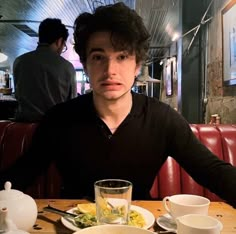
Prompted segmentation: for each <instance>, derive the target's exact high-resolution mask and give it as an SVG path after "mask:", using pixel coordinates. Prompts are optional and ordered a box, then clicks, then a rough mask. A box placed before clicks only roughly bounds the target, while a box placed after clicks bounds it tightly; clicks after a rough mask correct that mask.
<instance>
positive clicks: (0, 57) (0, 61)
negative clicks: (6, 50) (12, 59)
mask: <svg viewBox="0 0 236 234" xmlns="http://www.w3.org/2000/svg"><path fill="white" fill-rule="evenodd" d="M7 58H8V56H7V55H5V54H3V53H2V52H1V50H0V63H2V62H4V61H6V60H7Z"/></svg>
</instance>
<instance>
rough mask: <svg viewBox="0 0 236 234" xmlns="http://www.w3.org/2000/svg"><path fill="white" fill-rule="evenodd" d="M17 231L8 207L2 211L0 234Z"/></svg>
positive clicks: (0, 213) (0, 210)
mask: <svg viewBox="0 0 236 234" xmlns="http://www.w3.org/2000/svg"><path fill="white" fill-rule="evenodd" d="M15 230H17V227H16V225H15V224H14V223H13V222H12V220H11V219H9V218H8V210H7V208H6V207H4V208H1V209H0V232H4V233H5V232H9V231H15Z"/></svg>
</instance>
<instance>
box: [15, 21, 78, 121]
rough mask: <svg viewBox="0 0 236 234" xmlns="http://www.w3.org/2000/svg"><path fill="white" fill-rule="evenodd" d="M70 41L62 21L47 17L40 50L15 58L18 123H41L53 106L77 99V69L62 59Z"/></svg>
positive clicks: (44, 22)
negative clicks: (67, 41)
mask: <svg viewBox="0 0 236 234" xmlns="http://www.w3.org/2000/svg"><path fill="white" fill-rule="evenodd" d="M67 38H68V30H67V29H66V27H65V25H64V24H62V22H61V20H60V19H52V18H47V19H45V20H43V21H42V22H41V24H40V25H39V43H38V47H37V49H36V50H34V51H31V52H29V53H26V54H23V55H21V56H19V57H18V58H16V60H15V62H14V65H13V75H14V82H15V95H16V98H17V101H18V109H17V112H16V120H17V121H25V122H37V121H40V119H41V118H42V116H43V115H44V113H45V112H46V111H47V110H48V109H50V108H51V107H52V106H54V105H55V104H57V103H60V102H64V101H67V100H69V99H71V98H74V97H76V96H77V90H76V76H75V69H74V67H73V65H72V64H71V63H70V62H69V61H67V60H65V59H64V58H63V57H61V56H60V55H61V53H62V52H63V51H64V50H65V49H66V48H67V47H66V40H67Z"/></svg>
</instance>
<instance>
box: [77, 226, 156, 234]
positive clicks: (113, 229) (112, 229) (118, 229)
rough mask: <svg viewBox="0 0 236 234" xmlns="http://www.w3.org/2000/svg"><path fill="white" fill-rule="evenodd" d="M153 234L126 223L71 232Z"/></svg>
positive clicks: (88, 233)
mask: <svg viewBox="0 0 236 234" xmlns="http://www.w3.org/2000/svg"><path fill="white" fill-rule="evenodd" d="M121 233H122V234H153V232H151V231H149V230H146V229H143V228H138V227H134V226H128V225H117V224H111V225H110V224H107V225H98V226H94V227H88V228H84V229H81V230H78V231H76V232H74V233H73V234H121Z"/></svg>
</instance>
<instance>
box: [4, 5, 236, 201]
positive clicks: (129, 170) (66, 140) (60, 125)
mask: <svg viewBox="0 0 236 234" xmlns="http://www.w3.org/2000/svg"><path fill="white" fill-rule="evenodd" d="M149 38H150V35H149V33H148V32H147V29H146V28H145V26H144V23H143V21H142V19H141V17H140V16H139V15H138V14H137V13H136V12H135V11H134V10H131V9H130V8H128V7H127V6H126V5H125V4H123V3H116V4H114V5H107V6H101V7H98V8H97V9H96V10H95V12H94V13H93V14H90V13H83V14H81V15H79V16H78V18H77V19H76V20H75V27H74V41H75V46H74V47H75V51H76V52H77V53H78V55H79V57H80V60H81V62H82V64H83V67H84V70H85V72H86V74H87V76H88V77H89V79H90V83H91V87H92V91H91V92H89V93H88V94H84V95H81V96H79V97H77V98H75V99H73V100H70V101H68V102H66V103H61V104H58V105H56V106H54V107H53V108H51V109H50V110H49V111H48V112H47V113H46V115H45V116H44V117H43V119H42V121H41V122H40V124H39V125H38V128H37V129H36V132H35V134H34V136H33V139H32V144H31V146H30V148H29V150H28V151H27V152H26V153H25V154H24V155H23V156H22V157H21V158H20V159H19V161H18V162H17V163H16V164H15V165H14V166H12V167H11V168H9V169H8V170H7V171H5V173H1V174H0V182H1V184H3V183H4V182H5V181H6V180H10V181H12V182H13V184H14V185H15V186H16V187H18V188H19V189H24V188H26V187H27V186H28V185H29V184H31V183H33V181H34V178H36V177H37V176H38V175H40V173H42V171H45V170H46V169H47V168H48V166H49V165H50V163H52V162H55V163H56V165H57V167H58V169H59V171H60V173H61V177H62V179H63V186H62V190H61V198H76V199H79V198H83V197H85V196H88V197H91V196H94V187H93V185H94V182H95V181H96V180H99V179H104V178H120V179H126V180H129V181H131V182H132V183H133V195H132V197H133V199H134V200H135V199H150V189H151V187H152V184H153V181H154V178H155V176H156V174H157V172H158V171H159V170H160V168H161V166H162V165H163V163H164V162H165V160H166V159H167V157H168V156H169V155H171V156H172V157H173V158H175V159H176V161H177V162H178V163H179V164H180V165H181V166H182V167H183V168H184V169H185V170H186V171H187V172H188V173H189V174H190V175H191V176H192V177H193V178H194V179H195V180H196V181H197V182H198V183H199V184H201V185H203V186H205V187H206V188H208V189H210V190H211V191H212V192H214V193H216V194H218V195H219V196H221V197H222V198H223V199H225V200H226V201H227V202H228V203H230V204H231V205H234V206H236V167H234V166H232V165H231V164H229V163H226V162H224V161H222V160H220V159H219V158H218V157H217V156H215V155H214V154H212V153H211V152H210V151H209V150H208V149H207V148H206V147H205V146H204V145H203V144H201V143H200V142H199V141H198V139H197V138H196V137H195V135H194V134H193V132H192V131H191V128H190V126H189V123H188V122H187V121H186V120H185V119H184V118H183V117H182V116H181V115H180V114H179V113H178V112H177V111H175V110H174V109H173V108H171V107H170V106H169V105H167V104H165V103H162V102H161V101H159V100H158V99H156V98H152V97H148V96H145V95H142V94H138V93H134V92H133V91H132V86H133V84H134V81H135V77H136V76H137V75H138V74H139V70H140V68H141V66H142V64H143V63H144V62H145V59H146V57H147V50H148V48H149ZM22 168H27V170H24V169H22Z"/></svg>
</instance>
